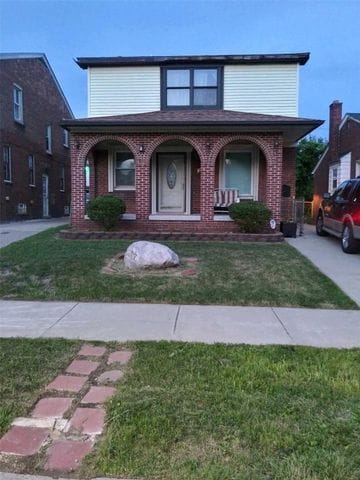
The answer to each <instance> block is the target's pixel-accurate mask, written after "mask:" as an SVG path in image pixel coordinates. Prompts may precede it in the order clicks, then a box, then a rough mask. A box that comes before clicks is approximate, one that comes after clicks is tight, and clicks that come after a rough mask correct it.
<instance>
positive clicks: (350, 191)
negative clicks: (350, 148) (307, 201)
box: [316, 177, 360, 253]
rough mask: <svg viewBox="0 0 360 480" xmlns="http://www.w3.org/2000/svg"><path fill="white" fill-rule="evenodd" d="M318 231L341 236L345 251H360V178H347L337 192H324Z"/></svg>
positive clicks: (317, 221)
mask: <svg viewBox="0 0 360 480" xmlns="http://www.w3.org/2000/svg"><path fill="white" fill-rule="evenodd" d="M316 233H317V234H318V235H320V236H323V235H327V234H328V233H330V234H331V235H335V236H336V237H339V238H341V247H342V249H343V251H344V252H345V253H356V252H358V251H360V178H359V177H358V178H356V179H353V180H346V181H345V182H343V183H342V184H341V185H340V186H339V187H338V188H337V189H336V190H335V192H334V193H333V194H332V195H330V194H329V193H325V194H324V200H323V201H322V202H321V205H320V208H319V213H318V216H317V219H316Z"/></svg>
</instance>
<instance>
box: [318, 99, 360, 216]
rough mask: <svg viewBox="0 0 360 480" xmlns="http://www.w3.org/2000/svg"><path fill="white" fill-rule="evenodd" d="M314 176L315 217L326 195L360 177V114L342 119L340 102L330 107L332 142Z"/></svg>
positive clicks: (330, 135) (320, 160) (346, 115)
mask: <svg viewBox="0 0 360 480" xmlns="http://www.w3.org/2000/svg"><path fill="white" fill-rule="evenodd" d="M313 174H314V198H313V212H314V215H315V216H316V215H317V213H318V210H319V205H320V202H321V200H322V196H323V194H324V193H325V192H329V193H333V192H334V190H336V188H337V187H338V186H339V185H340V183H342V182H343V181H345V180H349V179H350V178H355V177H358V176H360V113H346V114H345V115H344V117H343V116H342V103H341V102H339V101H338V100H334V101H333V103H332V104H331V105H330V109H329V143H328V146H327V148H326V149H325V151H324V153H323V154H322V156H321V157H320V159H319V161H318V163H317V165H316V166H315V168H314V170H313Z"/></svg>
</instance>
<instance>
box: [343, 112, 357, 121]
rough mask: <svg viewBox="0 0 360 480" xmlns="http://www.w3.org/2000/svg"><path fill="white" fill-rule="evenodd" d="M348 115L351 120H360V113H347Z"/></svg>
mask: <svg viewBox="0 0 360 480" xmlns="http://www.w3.org/2000/svg"><path fill="white" fill-rule="evenodd" d="M346 115H348V116H349V117H351V118H355V120H360V113H347V114H346Z"/></svg>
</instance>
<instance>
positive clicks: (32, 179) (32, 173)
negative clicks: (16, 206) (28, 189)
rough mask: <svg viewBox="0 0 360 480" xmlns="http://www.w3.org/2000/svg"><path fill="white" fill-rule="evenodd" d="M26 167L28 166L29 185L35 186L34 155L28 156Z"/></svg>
mask: <svg viewBox="0 0 360 480" xmlns="http://www.w3.org/2000/svg"><path fill="white" fill-rule="evenodd" d="M28 165H29V185H30V186H32V187H33V186H34V185H35V158H34V155H29V156H28Z"/></svg>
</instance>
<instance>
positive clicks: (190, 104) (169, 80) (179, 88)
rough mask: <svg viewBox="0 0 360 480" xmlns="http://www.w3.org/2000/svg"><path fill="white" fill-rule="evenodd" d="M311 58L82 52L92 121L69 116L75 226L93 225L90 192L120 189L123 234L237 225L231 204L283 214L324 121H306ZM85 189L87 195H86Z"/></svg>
mask: <svg viewBox="0 0 360 480" xmlns="http://www.w3.org/2000/svg"><path fill="white" fill-rule="evenodd" d="M308 58H309V54H308V53H299V54H298V53H296V54H277V55H217V56H215V55H212V56H174V57H172V56H170V57H110V58H107V57H105V58H78V59H77V63H78V65H79V66H80V67H81V68H83V69H87V71H88V86H89V91H88V114H89V117H88V118H83V119H77V120H71V121H68V122H66V123H65V125H64V126H66V128H68V129H69V131H70V132H71V156H72V192H73V196H72V212H71V215H72V217H71V222H72V226H73V228H74V229H77V230H82V229H96V228H97V227H96V225H94V224H92V223H91V222H90V220H88V219H87V217H86V199H87V198H89V196H90V198H93V197H95V196H98V195H104V194H110V195H118V196H120V197H121V198H123V199H124V200H125V202H126V206H127V213H126V215H124V218H123V220H121V222H119V226H118V228H119V229H122V230H124V229H125V230H130V231H131V230H135V231H138V232H164V231H165V232H204V233H205V232H207V233H211V232H214V233H215V232H233V231H237V227H236V225H235V224H234V223H233V222H232V221H231V220H230V218H229V216H228V215H226V214H224V209H226V207H227V206H228V205H229V204H230V203H232V202H234V201H243V200H261V201H263V202H265V203H266V204H267V205H268V206H269V207H270V209H271V210H272V213H273V217H274V219H275V220H276V221H277V225H279V222H280V220H281V213H282V194H285V195H286V196H293V195H294V192H295V156H296V148H295V146H296V142H297V141H298V140H299V139H301V138H302V137H303V136H304V135H306V134H308V133H309V132H311V131H312V130H313V129H314V128H316V127H318V126H319V125H320V124H322V122H321V121H318V120H311V119H305V118H298V116H297V115H298V92H299V67H300V65H304V64H305V63H306V62H307V60H308ZM87 190H88V192H87Z"/></svg>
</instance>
